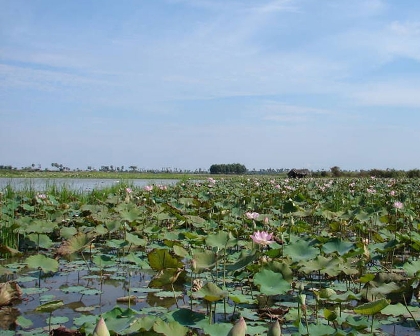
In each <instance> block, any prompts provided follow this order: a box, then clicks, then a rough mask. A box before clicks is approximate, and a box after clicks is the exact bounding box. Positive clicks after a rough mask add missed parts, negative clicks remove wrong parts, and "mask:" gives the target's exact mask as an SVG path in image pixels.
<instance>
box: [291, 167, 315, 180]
mask: <svg viewBox="0 0 420 336" xmlns="http://www.w3.org/2000/svg"><path fill="white" fill-rule="evenodd" d="M310 175H311V172H310V171H309V170H308V169H295V168H293V169H291V170H290V171H289V172H288V173H287V176H288V177H290V178H303V177H307V176H310Z"/></svg>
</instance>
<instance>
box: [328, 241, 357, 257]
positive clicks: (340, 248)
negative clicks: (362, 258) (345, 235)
mask: <svg viewBox="0 0 420 336" xmlns="http://www.w3.org/2000/svg"><path fill="white" fill-rule="evenodd" d="M355 247H356V246H355V244H354V243H352V242H349V241H347V242H346V241H343V240H341V239H338V238H333V239H331V240H330V241H328V242H327V243H325V244H324V245H322V251H323V252H324V253H326V254H332V253H337V254H338V255H340V256H343V255H345V254H346V253H348V252H350V251H351V250H352V249H354V248H355Z"/></svg>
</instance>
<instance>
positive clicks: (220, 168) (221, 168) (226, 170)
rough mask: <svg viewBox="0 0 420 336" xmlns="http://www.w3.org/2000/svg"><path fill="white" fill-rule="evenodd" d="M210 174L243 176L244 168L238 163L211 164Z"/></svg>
mask: <svg viewBox="0 0 420 336" xmlns="http://www.w3.org/2000/svg"><path fill="white" fill-rule="evenodd" d="M209 170H210V174H245V173H246V172H247V169H246V167H245V166H244V165H243V164H239V163H230V164H224V163H222V164H213V165H211V166H210V169H209Z"/></svg>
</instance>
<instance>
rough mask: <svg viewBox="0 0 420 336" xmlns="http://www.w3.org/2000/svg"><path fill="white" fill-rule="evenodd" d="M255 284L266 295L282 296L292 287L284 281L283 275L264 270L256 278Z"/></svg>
mask: <svg viewBox="0 0 420 336" xmlns="http://www.w3.org/2000/svg"><path fill="white" fill-rule="evenodd" d="M254 283H255V284H256V285H258V286H259V288H260V292H261V293H263V294H265V295H280V294H285V293H287V292H288V291H289V290H290V289H291V286H290V284H289V283H288V282H287V281H286V280H284V279H283V275H282V274H281V273H276V272H273V271H271V270H267V269H264V270H262V271H260V272H258V273H257V274H255V276H254Z"/></svg>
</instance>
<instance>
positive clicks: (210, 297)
mask: <svg viewBox="0 0 420 336" xmlns="http://www.w3.org/2000/svg"><path fill="white" fill-rule="evenodd" d="M195 295H196V296H197V297H201V298H203V299H204V300H206V301H209V302H215V301H219V300H221V299H223V298H225V297H227V295H228V292H227V291H225V290H222V289H221V288H219V287H218V286H217V285H216V284H214V283H213V282H207V283H206V284H205V285H204V286H203V287H201V289H200V290H199V291H198V292H196V293H195Z"/></svg>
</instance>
